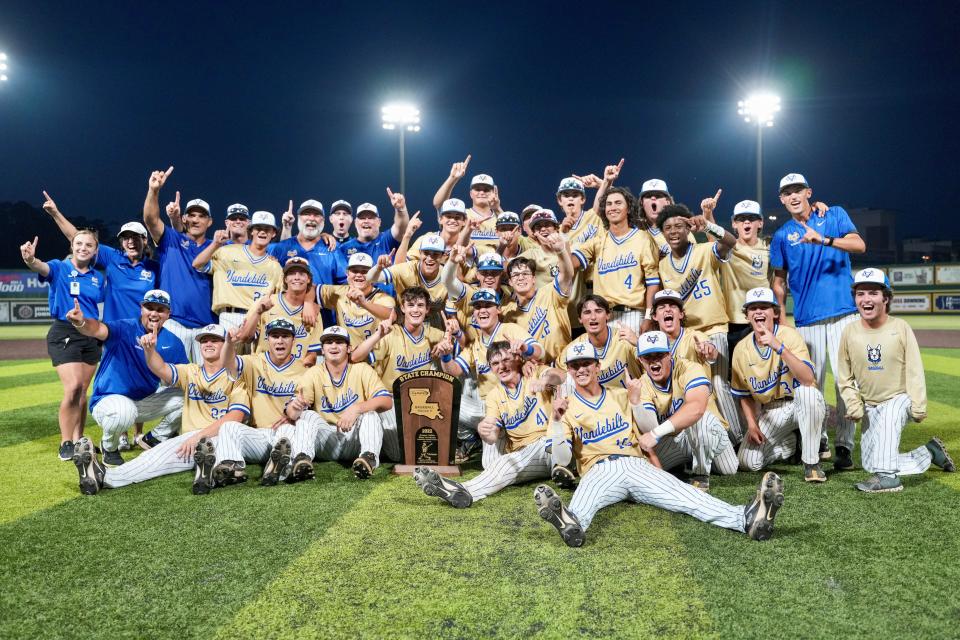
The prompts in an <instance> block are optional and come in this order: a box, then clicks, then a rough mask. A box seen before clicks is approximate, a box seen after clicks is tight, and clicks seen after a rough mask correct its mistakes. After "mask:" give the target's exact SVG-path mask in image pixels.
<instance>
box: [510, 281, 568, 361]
mask: <svg viewBox="0 0 960 640" xmlns="http://www.w3.org/2000/svg"><path fill="white" fill-rule="evenodd" d="M512 301H513V304H514V305H515V307H514V308H513V309H510V310H509V311H508V312H507V313H503V312H501V313H503V316H502V317H503V319H504V321H505V322H513V323H516V324H518V325H520V326H521V327H523V328H525V329H526V330H527V333H529V334H530V335H531V336H533V338H534V340H536V341H537V342H539V343H540V345H541V346H542V347H543V350H544V362H553V361H554V360H555V359H556V358H557V357H559V356H560V355H561V354H562V353H563V348H564V347H565V346H567V345H568V344H569V343H570V333H571V329H570V314H568V313H567V305H568V304H569V303H570V297H569V295H565V294H563V293H562V292H561V291H560V284H559V283H558V282H557V281H556V280H554V281H553V283H552V284H551V285H550V286H548V287H543V288H540V289H537V291H536V292H535V293H534V294H533V297H532V298H530V300H529V301H527V303H526V304H521V303H520V300H519V299H517V296H516V294H514V295H513V298H512Z"/></svg>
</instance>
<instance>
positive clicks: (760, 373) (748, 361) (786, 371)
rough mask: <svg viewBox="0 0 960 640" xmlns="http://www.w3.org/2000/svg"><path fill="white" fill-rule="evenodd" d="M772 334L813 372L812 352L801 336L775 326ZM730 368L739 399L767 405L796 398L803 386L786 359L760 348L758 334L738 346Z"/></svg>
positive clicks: (791, 329) (796, 332)
mask: <svg viewBox="0 0 960 640" xmlns="http://www.w3.org/2000/svg"><path fill="white" fill-rule="evenodd" d="M773 332H774V334H775V335H776V336H777V338H778V339H779V340H780V341H781V342H782V343H783V347H784V348H785V349H789V350H790V352H791V353H792V354H793V355H795V356H797V358H799V359H800V360H802V361H803V362H804V363H805V364H806V365H807V366H808V367H810V370H811V371H813V362H811V360H810V352H809V351H808V350H807V344H806V343H805V342H804V341H803V338H802V337H801V336H800V332H798V331H797V330H796V329H794V328H793V327H785V326H783V325H774V327H773ZM730 367H731V368H730V371H731V373H730V393H731V394H733V396H734V397H737V398H750V397H752V398H753V399H754V400H756V401H757V402H759V403H760V404H767V403H768V402H773V401H774V400H780V399H782V398H793V390H794V389H796V388H797V387H799V386H800V382H799V381H798V380H797V379H796V378H795V377H794V376H793V373H791V372H790V367H788V366H787V365H786V363H784V361H783V357H782V356H780V355H778V354H777V352H776V351H774V350H773V349H771V348H770V347H761V346H760V345H758V344H757V340H756V334H755V333H753V332H752V331H751V332H750V333H749V334H747V335H746V336H744V338H743V339H742V340H741V341H740V342H738V343H737V346H736V348H735V349H734V350H733V357H732V358H731V359H730ZM814 373H816V372H814Z"/></svg>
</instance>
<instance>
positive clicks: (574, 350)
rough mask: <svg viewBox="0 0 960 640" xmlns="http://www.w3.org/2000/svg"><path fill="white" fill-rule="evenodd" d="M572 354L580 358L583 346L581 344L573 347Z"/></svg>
mask: <svg viewBox="0 0 960 640" xmlns="http://www.w3.org/2000/svg"><path fill="white" fill-rule="evenodd" d="M573 352H574V353H575V354H577V355H578V356H582V355H583V352H584V348H583V344H582V343H581V344H577V345H574V347H573Z"/></svg>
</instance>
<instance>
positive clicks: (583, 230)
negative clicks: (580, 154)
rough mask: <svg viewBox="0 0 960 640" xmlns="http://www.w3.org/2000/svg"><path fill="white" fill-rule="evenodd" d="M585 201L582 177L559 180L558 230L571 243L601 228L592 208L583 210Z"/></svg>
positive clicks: (579, 240) (601, 224) (601, 225)
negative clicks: (561, 217) (559, 219)
mask: <svg viewBox="0 0 960 640" xmlns="http://www.w3.org/2000/svg"><path fill="white" fill-rule="evenodd" d="M618 173H619V170H618ZM586 202H587V191H586V188H585V186H584V184H583V180H582V179H580V178H578V177H576V176H571V177H569V178H564V179H563V180H561V181H560V186H558V187H557V206H558V207H560V211H562V212H563V220H562V221H561V222H560V231H561V232H562V233H564V234H566V235H567V237H569V238H570V239H571V240H570V243H571V244H582V243H584V242H586V241H587V240H589V239H590V238H592V237H593V236H595V235H597V234H598V233H600V230H601V229H602V228H603V222H602V221H601V220H600V216H598V215H597V212H596V211H595V210H594V209H593V208H590V209H587V210H586V211H584V210H583V206H584V204H586Z"/></svg>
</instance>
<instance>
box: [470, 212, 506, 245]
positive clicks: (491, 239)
mask: <svg viewBox="0 0 960 640" xmlns="http://www.w3.org/2000/svg"><path fill="white" fill-rule="evenodd" d="M474 220H482V221H483V222H481V223H480V227H479V228H477V229H473V230H472V231H471V232H470V242H472V243H473V246H474V247H476V248H477V251H479V252H480V253H481V254H482V253H486V252H487V251H496V250H497V247H498V246H499V245H500V236H498V235H497V214H495V213H491V214H490V216H489V217H484V216H483V214H482V213H477V212H476V211H474V210H473V207H471V208H469V209H467V223H468V224H469V223H470V222H472V221H474Z"/></svg>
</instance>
